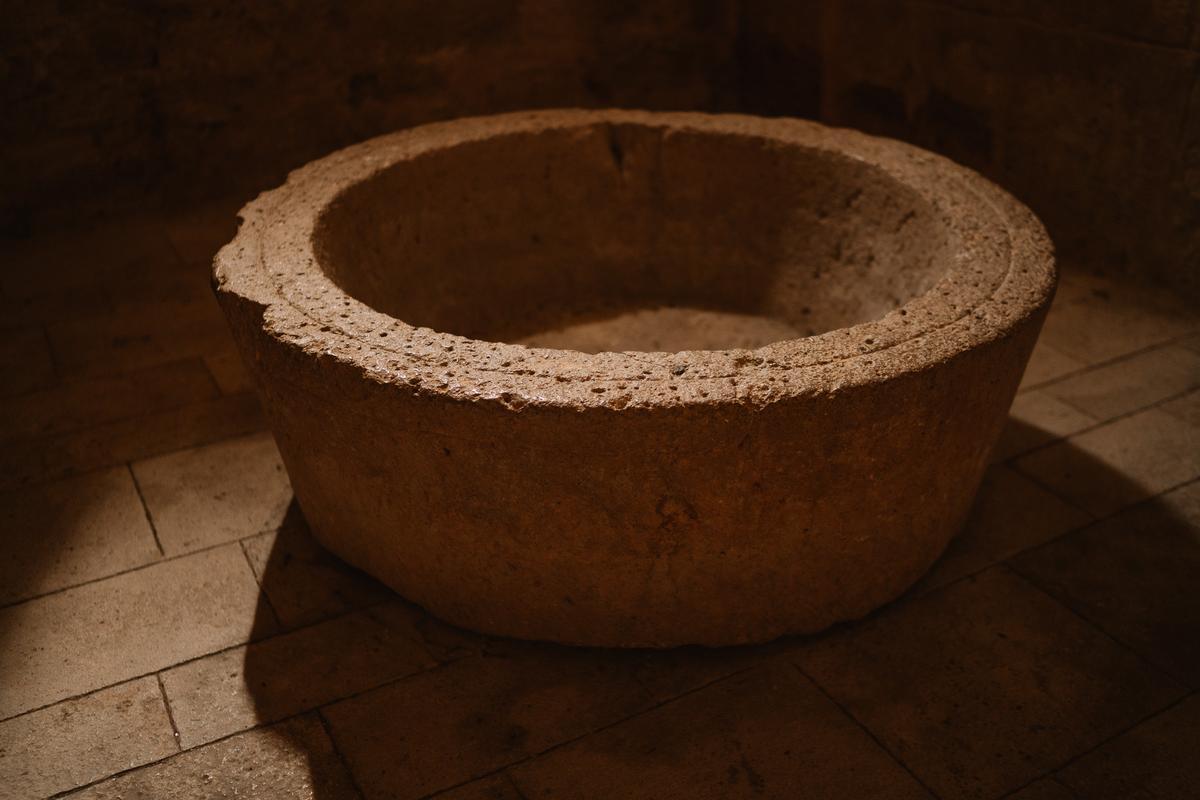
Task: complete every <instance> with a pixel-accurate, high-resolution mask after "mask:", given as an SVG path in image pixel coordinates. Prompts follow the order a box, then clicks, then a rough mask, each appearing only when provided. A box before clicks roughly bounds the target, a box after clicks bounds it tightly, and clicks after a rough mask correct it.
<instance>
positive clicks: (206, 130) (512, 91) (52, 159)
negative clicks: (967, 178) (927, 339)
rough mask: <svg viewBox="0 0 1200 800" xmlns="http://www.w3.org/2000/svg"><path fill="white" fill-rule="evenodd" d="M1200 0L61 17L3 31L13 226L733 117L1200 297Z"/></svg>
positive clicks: (525, 6)
mask: <svg viewBox="0 0 1200 800" xmlns="http://www.w3.org/2000/svg"><path fill="white" fill-rule="evenodd" d="M1198 63H1200V0H1105V2H1093V1H1092V0H645V1H644V2H636V1H635V0H621V1H620V2H616V1H615V0H399V1H398V2H387V1H386V0H354V1H353V2H337V0H319V1H318V2H308V3H300V2H295V0H291V2H288V1H287V0H274V2H262V3H238V2H209V3H197V2H184V1H183V0H175V1H174V2H161V3H153V4H149V3H148V4H133V3H127V2H115V1H111V2H102V1H98V0H92V1H91V2H82V1H81V0H58V2H43V3H30V4H22V5H20V6H19V7H15V8H14V9H13V10H10V12H9V13H8V14H7V15H6V21H5V25H4V26H2V27H0V75H2V76H3V80H2V85H3V88H2V90H0V101H2V102H3V108H4V109H5V113H4V114H3V115H0V142H2V144H3V147H2V151H0V225H2V227H3V228H4V229H5V230H6V231H7V232H9V233H13V232H17V233H19V232H21V231H23V230H27V229H29V228H30V227H31V226H39V225H44V224H47V223H55V222H59V221H62V220H66V219H74V218H78V217H81V216H86V215H90V214H94V213H96V212H98V211H103V210H106V209H119V208H126V207H128V206H130V205H133V204H137V203H145V202H146V201H147V200H148V199H149V200H150V201H151V202H156V203H160V202H165V203H179V202H192V201H195V200H198V199H204V198H208V197H218V196H222V195H225V196H228V195H231V194H232V195H241V196H248V195H250V194H252V193H253V192H255V191H256V190H258V189H259V188H262V187H265V186H268V185H271V184H274V183H277V182H279V180H281V179H282V177H283V176H284V174H286V171H287V170H288V169H290V168H291V167H294V166H296V165H298V164H301V163H304V162H305V161H307V160H309V159H311V158H313V157H315V156H317V155H320V154H322V153H325V152H327V151H329V150H332V149H334V148H336V147H339V146H341V145H344V144H347V143H350V142H353V141H357V140H360V139H363V138H366V137H368V136H371V135H374V134H376V133H380V132H383V131H387V130H392V129H395V128H399V127H404V126H406V125H411V124H414V123H419V122H424V121H429V120H436V119H442V118H447V117H454V116H460V115H464V114H475V113H487V112H494V111H502V110H510V109H517V108H527V107H544V106H555V105H560V106H570V105H578V106H605V105H613V106H626V107H646V108H657V109H674V108H693V109H705V110H718V111H719V110H734V109H738V108H740V109H743V110H746V111H749V112H753V113H760V114H789V115H796V116H805V117H813V118H822V119H825V120H826V121H829V122H832V123H834V124H839V125H848V126H853V127H859V128H863V129H866V130H868V131H872V132H877V133H882V134H886V135H889V136H896V137H899V138H902V139H907V140H909V141H912V142H915V143H917V144H920V145H922V146H925V147H930V148H932V149H934V150H938V151H941V152H944V153H946V154H948V155H950V156H951V157H953V158H955V159H957V160H959V161H962V162H964V163H967V164H969V165H971V166H974V167H976V168H978V169H980V170H981V171H983V172H984V173H986V174H988V175H989V176H991V177H993V178H995V179H996V180H998V181H999V182H1000V183H1001V184H1003V185H1004V186H1006V187H1008V188H1009V189H1010V190H1011V191H1013V192H1014V193H1015V194H1017V195H1018V196H1019V197H1021V198H1022V199H1023V200H1025V201H1026V202H1027V203H1029V204H1030V205H1031V206H1032V207H1033V208H1034V209H1035V210H1036V211H1037V212H1038V213H1039V214H1040V215H1041V216H1042V218H1043V219H1044V220H1045V221H1046V222H1047V224H1048V226H1049V227H1050V229H1051V232H1052V234H1053V235H1054V238H1055V240H1056V241H1057V243H1058V244H1059V247H1060V252H1061V253H1062V254H1063V256H1064V257H1065V258H1066V259H1067V260H1072V261H1078V262H1080V263H1084V264H1086V265H1087V266H1089V267H1091V268H1095V269H1099V270H1102V271H1108V272H1118V273H1129V274H1137V275H1145V276H1148V277H1150V278H1153V279H1156V280H1158V281H1165V282H1168V283H1170V284H1173V285H1175V286H1177V287H1180V288H1181V289H1185V290H1187V291H1189V292H1190V293H1195V294H1200V275H1198V274H1197V273H1200V270H1198V269H1196V265H1197V263H1198V262H1200V81H1198V80H1197V74H1198Z"/></svg>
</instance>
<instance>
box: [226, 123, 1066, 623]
mask: <svg viewBox="0 0 1200 800" xmlns="http://www.w3.org/2000/svg"><path fill="white" fill-rule="evenodd" d="M242 217H243V223H242V226H241V228H240V230H239V232H238V235H237V237H236V238H235V239H234V240H233V242H231V243H230V244H229V245H227V246H226V247H225V248H223V249H222V250H221V252H220V253H219V254H218V256H217V259H216V266H215V285H216V288H217V294H218V297H219V299H220V301H221V304H222V306H223V308H224V310H225V313H226V315H227V316H228V318H229V320H230V323H231V327H232V330H233V333H234V337H235V339H236V340H237V343H238V346H239V348H240V349H241V352H242V355H243V357H244V359H245V360H246V362H247V364H248V366H249V369H250V372H251V373H252V375H253V377H254V379H255V381H256V384H257V386H258V389H259V392H260V394H261V397H262V400H263V404H264V407H265V409H266V413H267V416H268V419H269V421H270V423H271V426H272V429H273V430H274V432H275V435H276V438H277V440H278V444H279V449H280V452H281V455H282V457H283V460H284V463H285V464H286V466H287V469H288V472H289V474H290V476H291V479H292V485H293V487H294V490H295V493H296V497H297V500H298V502H299V504H300V506H301V507H302V509H303V511H304V514H305V516H306V518H307V519H308V521H309V523H310V524H311V526H312V529H313V533H314V534H315V536H316V537H317V538H318V539H319V540H320V541H321V542H322V543H323V544H324V545H325V546H326V547H328V548H329V549H331V550H332V551H334V552H335V553H337V554H338V555H340V556H341V557H343V558H345V559H346V560H347V561H349V562H351V563H353V564H355V565H357V566H359V567H361V568H362V569H364V570H366V571H367V572H370V573H371V574H373V575H375V576H377V577H379V578H380V579H381V580H383V581H384V582H386V583H387V584H389V585H390V586H392V587H393V588H395V589H396V590H397V591H399V592H400V593H401V594H403V595H405V596H406V597H408V598H410V599H412V600H414V601H415V602H417V603H420V604H421V605H423V606H425V607H426V608H428V609H429V610H430V611H432V612H433V613H435V614H437V615H439V616H441V617H443V618H444V619H447V620H449V621H451V622H454V623H456V624H459V625H462V626H466V627H469V628H474V629H478V630H482V631H486V632H488V633H494V634H501V635H508V636H516V637H524V638H536V639H549V640H555V641H561V642H568V643H578V644H591V645H609V646H649V647H665V646H672V645H679V644H686V643H701V644H708V645H721V644H731V643H741V642H754V641H764V640H768V639H771V638H774V637H777V636H779V635H782V634H785V633H796V632H808V631H816V630H820V629H822V628H825V627H827V626H828V625H830V624H832V623H834V622H837V621H841V620H848V619H854V618H857V617H860V616H862V615H864V614H866V613H867V612H869V611H870V610H872V609H874V608H876V607H878V606H879V605H881V604H882V603H885V602H887V601H888V600H890V599H892V598H894V597H895V596H897V595H898V594H899V593H900V592H902V591H903V590H904V589H905V588H906V587H908V586H909V585H910V584H912V583H913V582H914V581H915V580H916V579H917V578H918V577H920V576H921V575H922V574H923V573H924V572H925V571H926V569H927V568H928V567H929V566H930V564H931V563H932V562H933V561H934V560H935V559H936V558H937V556H938V555H939V554H940V553H941V552H942V550H943V548H944V547H945V545H946V544H947V542H948V541H949V540H950V538H951V537H952V536H953V535H954V533H955V532H956V531H957V530H958V529H959V527H960V526H961V524H962V522H963V520H964V519H965V516H966V513H967V511H968V508H969V506H970V503H971V500H972V497H973V495H974V493H975V490H976V488H977V487H978V485H979V481H980V479H981V476H982V474H983V470H984V467H985V465H986V463H987V461H988V455H989V451H990V449H991V447H992V445H993V443H994V441H995V439H996V437H997V435H998V433H999V431H1000V428H1001V426H1002V424H1003V422H1004V418H1005V413H1006V411H1007V409H1008V407H1009V404H1010V402H1011V400H1012V397H1013V394H1014V393H1015V391H1016V388H1017V384H1018V382H1019V380H1020V377H1021V373H1022V370H1023V368H1024V366H1025V363H1026V361H1027V360H1028V357H1029V353H1030V351H1031V349H1032V347H1033V344H1034V341H1035V339H1036V337H1037V334H1038V330H1039V328H1040V326H1041V322H1042V319H1043V317H1044V314H1045V311H1046V309H1047V306H1048V304H1049V301H1050V299H1051V296H1052V294H1053V290H1054V284H1055V269H1054V262H1053V256H1052V251H1051V246H1050V243H1049V241H1048V239H1047V238H1046V235H1045V233H1044V231H1043V229H1042V227H1041V225H1040V224H1039V223H1038V222H1037V220H1036V219H1035V218H1034V217H1033V215H1032V214H1031V213H1030V212H1029V211H1028V210H1027V209H1026V208H1025V207H1024V206H1022V205H1021V204H1020V203H1018V202H1016V201H1015V200H1014V199H1013V198H1011V197H1010V196H1009V195H1007V194H1006V193H1004V192H1003V191H1002V190H1000V189H998V188H997V187H995V186H994V185H992V184H990V183H989V182H987V181H986V180H984V179H983V178H981V177H979V176H978V175H977V174H975V173H973V172H971V171H969V170H967V169H964V168H962V167H959V166H957V165H955V164H953V163H952V162H950V161H948V160H946V159H943V158H940V157H938V156H935V155H932V154H930V153H927V152H924V151H921V150H918V149H916V148H913V147H911V146H907V145H903V144H900V143H898V142H894V141H889V140H883V139H877V138H872V137H869V136H865V135H862V134H859V133H856V132H853V131H848V130H835V129H830V128H826V127H823V126H821V125H817V124H815V123H809V122H803V121H799V120H789V119H772V120H765V119H759V118H753V117H745V116H709V115H701V114H690V113H646V112H633V111H542V112H531V113H518V114H509V115H502V116H496V117H483V118H475V119H464V120H458V121H455V122H449V123H439V124H434V125H428V126H424V127H420V128H415V129H412V130H408V131H404V132H401V133H397V134H394V135H390V136H385V137H381V138H378V139H374V140H371V141H369V142H366V143H364V144H361V145H358V146H355V147H351V148H348V149H346V150H342V151H340V152H338V153H335V154H333V155H331V156H329V157H327V158H324V159H322V160H320V161H316V162H314V163H312V164H309V165H308V166H306V167H304V168H302V169H300V170H298V171H296V172H294V173H293V174H292V175H291V176H290V178H289V179H288V181H287V183H286V184H285V185H284V186H283V187H281V188H279V189H276V190H274V191H271V192H268V193H265V194H263V195H261V196H260V197H259V198H258V199H257V200H255V201H254V202H252V203H251V204H249V205H248V206H247V207H246V208H245V209H243V211H242ZM656 320H657V321H656ZM631 324H632V325H633V331H634V333H630V330H631V329H630V325H631ZM668 334H669V335H668ZM664 337H666V339H665V340H666V341H669V342H670V343H671V344H672V345H675V344H677V343H678V340H679V339H680V338H681V337H682V339H683V340H684V341H685V343H686V342H688V341H691V342H695V343H697V344H696V345H695V349H690V350H679V351H669V352H668V351H663V350H661V349H659V348H660V347H661V342H662V341H664ZM520 341H528V342H531V343H532V344H535V345H538V346H530V347H527V346H525V345H522V344H519V343H518V342H520ZM612 342H619V343H620V344H619V346H620V347H621V351H619V352H613V351H612V350H611V348H609V347H608V344H609V343H612ZM546 345H557V346H558V347H559V348H560V349H552V347H548V346H546ZM567 347H577V348H580V349H565V348H567ZM585 350H591V351H595V352H585Z"/></svg>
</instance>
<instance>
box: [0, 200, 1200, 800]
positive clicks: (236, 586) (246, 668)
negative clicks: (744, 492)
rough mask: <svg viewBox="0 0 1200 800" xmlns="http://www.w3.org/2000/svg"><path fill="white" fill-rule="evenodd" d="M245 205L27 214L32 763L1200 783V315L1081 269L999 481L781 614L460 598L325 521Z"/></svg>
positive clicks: (15, 457)
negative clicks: (63, 220)
mask: <svg viewBox="0 0 1200 800" xmlns="http://www.w3.org/2000/svg"><path fill="white" fill-rule="evenodd" d="M231 225H232V214H231V211H230V209H227V208H219V207H218V208H214V209H209V210H205V211H202V212H198V213H196V214H191V215H186V216H180V217H172V218H153V219H133V220H121V221H118V222H113V223H110V224H107V225H105V226H103V227H101V228H98V229H96V230H93V231H89V232H84V233H72V234H70V235H60V236H55V237H50V238H47V239H45V240H41V241H35V242H29V243H23V244H20V245H9V246H6V247H5V248H4V261H5V262H6V263H5V269H4V271H3V275H2V277H0V281H2V282H0V302H2V304H3V317H2V320H0V324H2V325H3V326H4V329H5V330H4V336H3V337H0V366H2V367H3V372H2V374H3V375H4V376H5V379H4V381H3V383H2V384H0V441H2V442H3V447H2V448H0V491H2V492H3V497H2V499H0V532H2V534H3V538H2V541H3V545H4V550H3V554H4V555H3V558H2V559H0V797H4V798H33V797H45V796H69V797H80V798H174V797H179V798H183V797H187V798H193V797H195V798H201V797H203V798H212V797H288V798H293V797H295V798H321V799H322V800H333V799H334V798H343V797H346V798H409V797H412V798H416V797H426V796H431V795H437V796H441V797H445V798H458V799H459V800H462V799H465V798H552V797H681V798H695V797H737V796H768V797H806V798H825V797H828V798H859V797H878V798H904V797H913V798H928V797H939V798H947V799H948V798H1000V797H1014V798H1023V799H1024V800H1032V799H1033V798H1108V797H1111V798H1126V797H1162V798H1186V797H1200V759H1197V757H1196V755H1197V752H1198V751H1200V694H1197V690H1198V689H1200V314H1198V313H1197V311H1196V310H1195V308H1194V307H1189V306H1188V305H1187V304H1185V303H1184V302H1182V301H1180V300H1178V299H1174V298H1172V297H1171V296H1170V295H1169V294H1167V293H1164V292H1161V291H1155V290H1150V289H1145V288H1140V287H1137V286H1131V285H1122V284H1118V283H1114V282H1111V281H1108V280H1104V279H1101V278H1096V277H1089V276H1087V275H1085V274H1083V273H1073V272H1072V273H1068V274H1067V275H1066V276H1065V278H1064V282H1063V285H1062V288H1061V290H1060V293H1059V296H1058V298H1057V300H1056V303H1055V307H1054V311H1053V313H1052V314H1051V316H1050V318H1049V320H1048V322H1047V325H1046V329H1045V332H1044V334H1043V337H1042V340H1041V342H1040V344H1039V346H1038V349H1037V352H1036V354H1035V356H1034V359H1033V361H1032V363H1031V364H1030V366H1029V370H1028V372H1027V374H1026V377H1025V382H1024V384H1023V386H1022V390H1021V392H1020V394H1019V395H1018V397H1017V400H1016V402H1015V403H1014V405H1013V410H1012V418H1011V422H1010V425H1009V427H1008V429H1007V430H1006V431H1005V434H1004V437H1003V440H1002V441H1001V442H1000V444H999V446H998V448H997V451H996V457H995V463H994V465H993V466H992V467H991V469H990V472H989V473H988V475H987V477H986V480H985V482H984V485H983V488H982V490H981V492H980V495H979V499H978V502H977V504H976V509H975V512H974V515H973V517H972V519H971V521H970V523H969V525H968V526H967V528H966V530H965V531H964V532H963V534H962V535H961V536H960V537H959V538H958V539H957V540H956V541H955V542H954V543H953V544H952V545H951V547H950V548H949V550H948V552H947V553H946V554H945V556H944V557H943V558H942V559H941V561H940V562H938V564H937V565H936V566H935V567H934V568H933V569H932V571H931V572H930V573H929V575H928V576H926V577H925V578H924V579H923V580H922V581H921V582H920V583H919V584H918V585H917V586H916V587H914V588H913V589H912V590H911V591H910V592H909V593H908V594H907V595H906V596H905V597H903V598H902V599H900V600H899V601H897V602H895V603H894V604H892V605H890V606H889V607H887V608H884V609H882V610H880V611H879V612H877V613H875V614H873V615H872V616H871V617H869V618H868V619H865V620H862V621H860V622H857V623H854V624H849V625H844V626H840V627H839V628H837V629H835V630H832V631H829V632H828V633H826V634H823V635H819V636H811V637H802V638H793V639H787V640H783V641H779V642H775V643H772V644H770V645H767V646H762V647H751V648H735V649H729V650H703V649H694V648H693V649H682V650H676V651H671V652H661V653H655V652H612V651H597V650H580V649H568V648H561V647H554V646H548V645H539V644H530V643H521V642H513V641H502V640H491V639H487V638H484V637H480V636H477V635H474V634H471V633H468V632H465V631H461V630H456V629H454V628H451V627H449V626H447V625H444V624H442V623H440V622H438V621H436V620H434V619H431V618H430V617H428V616H426V615H425V614H423V613H422V612H421V611H420V610H419V609H416V608H414V607H412V606H410V605H408V604H406V603H405V602H404V601H402V600H401V599H399V598H397V597H396V596H394V595H392V594H391V593H389V592H388V591H386V590H385V589H383V588H382V587H380V586H379V585H377V584H376V583H374V582H373V581H372V580H370V579H369V578H367V577H365V576H363V575H362V574H360V573H357V572H355V571H353V570H351V569H349V568H347V567H345V566H344V565H342V564H341V563H339V562H338V561H337V560H336V559H335V558H333V557H331V556H330V555H328V554H327V553H325V552H324V551H322V550H321V548H320V547H318V546H317V545H316V544H314V542H313V541H312V540H311V539H310V537H309V535H308V533H307V531H306V528H305V524H304V519H303V517H302V516H301V514H300V512H299V510H298V509H297V507H296V505H295V503H294V502H293V501H292V497H291V491H290V489H289V486H288V480H287V475H286V473H285V472H284V470H283V467H282V464H281V463H280V460H279V456H278V453H277V452H276V450H275V446H274V444H273V442H272V440H271V437H270V435H269V434H268V433H266V432H264V424H263V419H262V416H261V414H260V412H259V409H258V406H257V404H256V402H255V400H254V398H253V395H252V394H251V392H250V390H249V386H248V384H247V380H246V376H245V374H244V373H243V371H242V369H241V367H240V364H239V361H238V358H237V355H236V354H235V353H234V352H233V350H232V348H231V345H230V342H229V339H228V337H227V334H226V331H225V326H224V322H223V320H222V319H221V317H220V315H219V313H218V311H217V309H216V306H215V303H214V301H213V300H212V297H211V295H210V292H209V287H208V267H207V264H208V261H209V258H210V256H211V253H212V252H213V251H214V250H215V247H216V245H217V244H219V243H220V242H221V241H223V240H224V239H226V238H228V236H229V235H230V233H231V231H232V228H231Z"/></svg>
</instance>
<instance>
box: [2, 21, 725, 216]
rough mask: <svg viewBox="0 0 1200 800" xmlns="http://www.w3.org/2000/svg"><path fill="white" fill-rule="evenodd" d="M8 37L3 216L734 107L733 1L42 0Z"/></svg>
mask: <svg viewBox="0 0 1200 800" xmlns="http://www.w3.org/2000/svg"><path fill="white" fill-rule="evenodd" d="M6 17H7V18H6V20H5V24H4V25H3V26H0V74H2V75H3V76H4V77H3V90H2V92H3V93H2V95H0V102H2V105H3V108H4V109H5V113H4V114H3V115H2V116H3V120H2V121H0V141H2V142H3V153H2V154H0V189H2V191H0V197H2V198H3V210H2V212H0V215H2V221H3V223H4V227H5V228H7V229H9V230H10V231H12V230H14V229H15V230H16V231H20V230H21V229H23V228H28V227H30V225H37V224H40V223H44V222H47V221H54V220H55V219H56V218H63V217H71V216H77V215H78V213H85V212H92V211H95V210H96V209H97V208H102V207H105V206H110V207H111V206H114V205H116V206H121V205H125V204H128V203H130V202H135V201H138V200H140V199H142V198H144V197H146V196H147V195H150V196H155V197H162V198H164V199H166V200H168V201H178V200H189V199H195V198H201V197H207V196H217V195H220V194H225V195H228V194H230V193H234V194H238V193H241V194H249V193H253V192H254V191H256V190H258V189H260V188H264V187H266V186H269V185H272V184H274V183H278V182H279V181H280V180H282V178H283V176H284V175H285V174H286V171H287V170H288V169H290V168H292V167H294V166H298V165H300V164H303V163H304V162H306V161H308V160H310V159H312V158H314V157H316V156H319V155H321V154H323V153H326V152H328V151H330V150H332V149H335V148H337V147H340V146H342V145H345V144H349V143H352V142H354V141H358V140H361V139H364V138H367V137H370V136H372V135H375V134H378V133H382V132H385V131H389V130H394V129H396V128H401V127H405V126H409V125H413V124H416V123H420V122H427V121H430V120H437V119H444V118H450V117H456V116H462V115H468V114H482V113H489V112H497V111H505V110H514V109H521V108H531V107H542V106H557V105H567V106H606V105H615V106H631V107H632V106H645V107H654V108H732V107H734V105H735V99H736V98H735V93H734V87H733V83H732V76H733V75H734V73H735V70H734V67H733V43H734V40H735V30H736V28H735V25H736V19H737V17H736V8H735V6H734V3H733V2H732V0H644V1H639V0H621V1H620V2H613V1H612V0H583V1H582V2H581V1H580V0H352V1H347V0H316V1H315V2H297V0H290V1H289V0H272V1H271V2H252V3H244V2H238V1H237V0H214V2H183V1H182V0H178V1H176V2H156V3H141V4H139V3H129V2H117V1H111V2H94V1H92V2H72V1H70V0H58V1H57V2H35V3H30V4H24V5H22V6H20V8H19V10H18V9H16V8H15V7H14V8H13V9H11V10H10V13H9V14H7V15H6Z"/></svg>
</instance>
